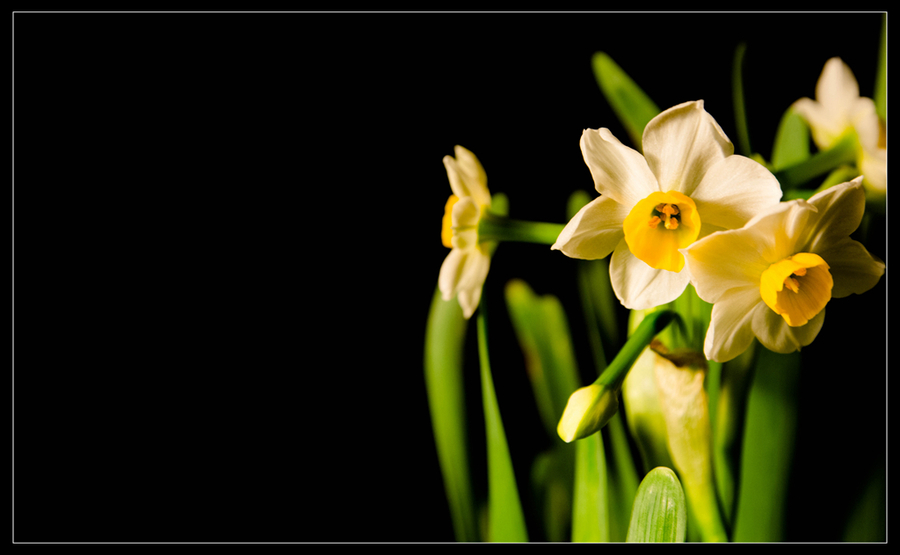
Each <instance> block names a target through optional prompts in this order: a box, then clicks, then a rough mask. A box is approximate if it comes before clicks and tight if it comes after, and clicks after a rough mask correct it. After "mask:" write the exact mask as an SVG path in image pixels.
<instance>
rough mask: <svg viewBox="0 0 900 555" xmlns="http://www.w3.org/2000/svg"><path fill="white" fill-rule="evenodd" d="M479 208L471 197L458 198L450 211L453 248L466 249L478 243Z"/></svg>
mask: <svg viewBox="0 0 900 555" xmlns="http://www.w3.org/2000/svg"><path fill="white" fill-rule="evenodd" d="M480 215H481V210H480V209H479V208H478V206H476V204H475V201H474V200H473V199H472V197H463V198H460V199H459V200H458V201H457V202H456V204H454V205H453V211H452V212H451V213H450V218H451V223H452V225H453V228H454V231H453V239H452V240H451V241H452V244H453V247H454V248H458V249H467V248H469V247H473V246H475V245H477V244H478V219H479V217H480Z"/></svg>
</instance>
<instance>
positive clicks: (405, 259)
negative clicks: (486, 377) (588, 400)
mask: <svg viewBox="0 0 900 555" xmlns="http://www.w3.org/2000/svg"><path fill="white" fill-rule="evenodd" d="M12 23H13V25H12V29H13V39H14V40H13V43H12V44H13V56H12V59H13V65H14V71H13V83H14V86H13V94H14V102H13V140H14V158H13V160H14V171H13V188H12V200H13V211H12V216H13V249H14V256H13V267H14V272H13V277H14V287H13V301H14V311H13V324H14V341H13V344H14V353H13V373H12V385H13V423H14V426H13V432H14V441H13V453H14V457H13V462H14V472H13V477H14V480H13V486H14V492H13V493H14V530H13V531H14V540H15V541H17V542H35V541H65V542H69V541H88V542H98V541H129V542H130V541H134V542H155V541H179V542H181V541H201V542H208V541H224V542H294V541H299V542H343V541H365V542H370V541H391V542H394V541H397V542H401V541H415V542H441V541H452V540H453V531H452V526H451V523H450V516H449V510H448V508H447V505H446V501H445V498H444V492H443V486H442V482H441V476H440V471H439V468H438V465H437V456H436V453H435V449H434V443H433V439H432V436H431V423H430V420H429V415H428V407H427V402H426V398H425V387H424V379H423V371H422V358H423V343H424V325H425V318H426V315H427V312H428V307H429V305H430V302H431V297H432V293H433V291H434V288H435V285H436V281H437V276H438V271H439V268H440V264H441V262H442V260H443V258H444V256H445V255H446V252H447V251H446V249H444V247H442V246H441V244H440V239H439V233H440V219H441V216H442V213H443V206H444V202H445V201H446V198H447V196H448V195H449V194H450V188H449V184H448V181H447V176H446V172H445V170H444V167H443V165H442V163H441V159H442V157H443V156H444V155H447V154H452V152H453V146H454V145H455V144H460V145H463V146H465V147H466V148H468V149H470V150H472V151H473V152H474V153H475V154H476V155H477V156H478V157H479V159H480V160H481V162H482V164H483V165H484V167H485V170H486V171H487V174H488V178H489V182H488V184H489V187H490V189H491V192H492V193H496V192H504V193H506V194H507V195H508V196H509V199H510V214H511V215H512V216H513V217H516V218H520V219H526V220H537V221H549V222H558V223H564V222H565V221H566V214H565V210H566V200H567V198H568V196H569V195H570V193H571V192H572V191H574V190H576V189H583V190H585V191H588V192H592V191H593V184H592V181H591V177H590V173H589V171H588V169H587V167H586V166H585V164H584V161H583V159H582V156H581V152H580V150H579V147H578V141H579V138H580V136H581V132H582V130H583V129H585V128H598V127H608V128H610V129H611V130H612V132H613V133H614V134H615V135H616V136H617V137H619V138H620V139H621V140H622V141H623V142H628V137H627V135H626V134H625V132H624V130H623V128H622V127H621V125H620V124H619V123H618V120H617V119H616V118H615V116H614V115H613V113H612V111H611V109H610V108H609V106H608V104H607V103H606V101H605V99H604V98H603V96H602V94H601V92H600V90H599V88H598V87H597V84H596V82H595V80H594V77H593V74H592V71H591V64H590V60H591V56H592V55H593V53H594V52H596V51H599V50H603V51H605V52H607V53H608V54H610V55H611V56H612V58H613V59H614V60H616V62H617V63H619V65H621V66H622V67H623V69H624V70H625V71H626V72H627V73H628V74H629V75H631V76H632V78H634V79H635V81H636V82H637V83H638V84H639V85H640V86H641V87H642V88H643V89H644V90H645V91H646V92H647V93H648V94H649V96H650V97H651V98H653V99H654V101H655V102H656V104H657V105H658V106H659V107H660V108H662V109H665V108H667V107H670V106H673V105H675V104H678V103H681V102H684V101H688V100H696V99H704V100H705V103H706V104H705V106H706V109H707V111H709V112H710V113H711V114H712V115H713V117H715V118H716V119H717V121H718V123H719V124H720V125H721V126H722V128H723V130H724V131H725V133H726V134H727V135H728V136H729V137H730V138H731V139H732V140H733V141H736V139H737V134H736V131H735V125H734V118H733V109H732V99H731V98H732V97H731V85H730V79H731V65H732V64H731V62H732V58H733V56H734V52H735V49H736V47H737V45H738V44H739V43H741V42H746V44H747V46H748V48H747V51H746V55H745V70H744V76H745V77H744V78H745V86H746V96H747V110H748V114H749V121H750V132H751V141H752V145H753V149H754V150H755V151H757V152H760V153H762V154H763V155H765V156H767V157H768V156H769V154H770V152H771V146H772V137H773V136H774V133H775V130H776V128H777V125H778V121H779V119H780V117H781V115H782V114H783V112H784V110H786V109H787V107H788V106H789V105H790V104H791V103H792V102H793V101H794V100H796V99H798V98H800V97H802V96H810V97H811V96H813V95H814V87H815V82H816V80H817V79H818V76H819V74H820V72H821V69H822V66H823V64H824V63H825V61H826V60H827V59H828V58H829V57H831V56H840V57H842V58H843V59H844V60H845V61H846V62H847V63H848V64H849V66H850V67H851V68H852V69H853V71H854V73H855V74H856V76H857V78H858V80H859V82H860V88H861V93H862V95H863V96H872V92H873V85H874V76H875V70H876V60H877V51H878V44H879V33H880V25H881V15H880V14H878V13H857V14H847V13H845V14H808V13H794V14H786V13H784V14H783V13H717V14H710V13H666V14H663V13H655V14H626V13H538V14H534V13H532V14H525V13H519V14H509V13H507V14H500V13H427V14H426V13H377V14H375V13H32V12H27V13H23V12H19V13H15V14H14V15H13V17H12ZM883 232H884V229H883V227H882V228H876V232H875V233H874V235H875V242H874V245H875V246H872V247H871V248H872V252H873V254H875V255H877V256H879V257H881V258H882V259H886V246H885V245H886V242H885V241H884V239H883V238H881V237H879V234H880V233H883ZM574 267H575V265H574V264H573V263H572V261H571V260H570V259H568V258H566V257H565V256H563V255H561V254H560V253H558V252H551V251H550V250H549V249H548V248H546V247H542V246H537V245H525V244H504V245H502V246H501V248H500V249H499V250H498V251H497V255H496V256H495V258H494V261H493V263H492V268H491V273H490V276H489V278H488V281H487V284H486V286H485V299H486V301H485V302H487V303H490V304H489V305H488V306H489V307H490V308H491V309H492V322H493V326H494V328H493V329H492V333H493V335H492V337H494V338H495V339H496V346H495V347H494V350H493V351H492V357H493V358H494V360H495V361H503V362H495V368H494V378H495V383H496V388H497V394H498V398H499V402H500V406H501V411H503V415H504V421H505V423H506V427H507V434H508V436H509V442H510V449H511V451H512V453H513V456H514V460H515V461H516V465H517V468H516V469H517V472H518V473H519V474H521V475H522V476H527V472H528V468H529V466H530V461H531V459H532V458H533V456H534V455H535V454H536V453H537V452H539V451H540V450H541V449H543V448H544V447H546V446H547V445H548V444H549V443H548V442H549V439H547V438H545V437H544V436H543V431H542V428H541V427H540V423H539V420H538V416H537V412H536V409H535V408H534V402H533V396H532V395H531V392H530V390H529V386H528V382H527V379H526V377H525V373H524V371H523V368H522V366H521V354H520V353H519V351H518V350H517V347H516V345H515V343H514V341H513V338H512V335H511V332H510V331H509V325H508V320H506V316H505V312H504V308H503V304H502V288H503V286H504V284H505V283H506V282H507V281H508V280H509V279H511V278H513V277H519V278H523V279H525V280H526V281H527V282H528V283H529V284H531V285H532V287H533V288H534V289H535V290H536V291H537V292H538V293H541V294H545V293H552V294H555V295H557V296H559V297H560V298H561V299H562V301H563V303H564V305H565V306H566V308H567V309H568V310H570V311H571V312H570V317H569V319H570V322H571V323H572V324H573V326H572V327H573V330H575V331H576V337H575V341H576V346H583V341H584V340H583V338H581V337H580V336H578V334H577V325H574V324H576V323H577V322H578V321H580V320H579V318H580V314H579V313H578V312H577V310H578V305H577V298H576V297H575V295H574V291H573V289H574V288H575V274H574ZM886 279H887V278H886V277H885V278H883V279H882V281H881V283H880V284H879V286H878V287H876V289H874V290H873V291H870V292H869V293H867V294H866V295H863V296H861V297H853V298H849V299H841V300H835V301H834V302H833V303H832V304H830V305H829V308H828V310H829V316H828V319H827V322H826V325H825V328H824V330H823V332H822V334H821V335H820V336H819V338H817V340H816V342H815V343H813V345H811V346H810V347H809V348H808V349H805V350H804V356H805V357H807V356H808V357H809V362H808V363H807V362H806V359H805V362H804V370H803V375H802V377H801V391H802V399H801V403H800V410H801V413H800V429H799V431H798V443H797V446H798V455H797V460H798V465H805V466H804V469H805V471H806V473H803V474H801V475H799V477H798V476H795V477H793V478H792V485H793V486H794V487H795V489H796V491H797V492H798V493H796V494H795V495H794V497H792V499H798V500H800V501H793V502H794V503H797V505H794V506H793V508H796V507H799V506H804V507H807V506H808V507H813V508H816V510H818V511H820V512H822V513H823V514H824V515H825V516H822V517H821V518H822V519H824V521H823V520H819V521H817V522H816V523H815V524H810V523H807V522H806V521H805V520H804V519H803V518H801V517H799V516H797V515H798V514H800V511H793V512H792V513H791V514H792V516H791V517H790V518H791V520H790V521H789V529H788V532H789V539H793V540H798V541H835V540H838V539H840V529H839V528H840V526H841V522H843V521H842V519H843V518H844V516H845V514H844V513H842V512H841V511H848V510H849V508H848V507H849V505H851V504H852V502H853V500H854V499H855V496H856V495H857V494H858V492H859V489H860V488H861V487H862V484H863V483H864V482H865V479H866V478H867V476H868V472H869V471H870V470H872V469H875V470H877V469H878V468H879V465H881V464H883V462H882V461H884V453H885V445H884V444H885V443H886V425H885V422H886V412H885V411H886V407H885V405H886V391H885V385H886V379H885V373H884V372H885V368H886V363H885V356H886V355H885V352H884V351H885V350H886V348H885V343H884V339H885V336H886V326H885V320H886V314H885V312H886V310H885V307H886ZM869 311H870V312H869ZM473 329H474V325H473V326H470V331H472V330H473ZM470 339H471V341H469V343H468V345H469V347H470V348H474V344H475V342H474V336H471V335H470ZM863 344H864V345H866V346H867V347H866V349H867V350H866V351H865V352H864V356H863V357H859V356H857V355H858V351H854V350H853V349H854V345H863ZM848 355H854V358H853V361H854V362H852V363H845V358H844V357H846V356H848ZM579 361H580V362H582V361H583V362H584V366H585V368H583V369H582V370H583V373H585V375H589V373H590V368H589V367H588V361H589V357H588V356H587V355H586V354H583V353H581V352H579ZM848 365H849V366H848ZM848 367H849V368H850V375H851V376H853V377H852V378H850V379H849V380H848V378H847V377H846V372H847V369H848ZM468 371H469V370H467V372H468ZM472 371H474V372H476V373H473V374H467V377H468V378H469V383H470V384H471V383H472V382H475V381H476V380H477V369H475V368H473V369H472ZM471 387H472V392H471V394H472V395H474V397H471V398H472V399H475V400H476V401H475V403H474V405H475V406H474V408H472V409H471V410H470V412H471V414H472V419H473V420H472V421H473V427H474V428H475V429H477V427H478V420H477V419H478V417H479V416H478V414H479V412H478V411H479V410H480V409H479V406H480V402H479V401H478V400H479V399H480V397H477V395H478V389H477V385H473V386H471ZM472 443H473V447H472V449H473V460H474V461H475V462H474V463H473V464H475V466H474V469H475V470H474V471H473V472H474V479H475V481H476V487H478V488H480V491H481V492H482V494H483V491H484V480H485V478H484V477H483V476H482V475H481V473H480V471H479V470H478V469H479V467H478V464H479V463H478V460H479V459H478V457H481V456H483V449H484V448H483V446H480V447H479V437H478V435H477V433H473V438H472ZM837 472H849V473H850V478H848V479H846V480H845V481H844V483H842V484H838V485H837V486H836V489H834V490H831V491H830V492H828V493H826V492H824V491H822V490H821V489H819V488H817V484H816V483H815V481H814V479H813V478H812V477H811V476H816V477H818V476H825V475H828V474H829V473H837ZM521 483H522V482H521V481H520V484H521ZM520 489H522V488H520ZM523 498H524V502H525V503H526V507H527V508H529V509H531V507H528V504H529V503H530V500H529V498H528V495H527V493H525V492H523ZM828 507H831V509H832V510H831V511H826V510H825V509H826V508H828ZM835 507H837V508H838V510H834V509H835ZM529 518H533V517H532V516H529ZM829 519H830V520H829ZM823 522H824V524H823Z"/></svg>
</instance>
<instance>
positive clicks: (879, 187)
mask: <svg viewBox="0 0 900 555" xmlns="http://www.w3.org/2000/svg"><path fill="white" fill-rule="evenodd" d="M859 165H860V167H859V169H860V171H861V172H862V174H863V183H864V184H865V185H867V186H868V187H869V188H870V189H873V190H875V191H878V192H881V193H882V194H883V193H884V192H885V191H886V190H887V149H884V148H876V149H875V150H865V151H864V152H863V155H862V160H860V163H859Z"/></svg>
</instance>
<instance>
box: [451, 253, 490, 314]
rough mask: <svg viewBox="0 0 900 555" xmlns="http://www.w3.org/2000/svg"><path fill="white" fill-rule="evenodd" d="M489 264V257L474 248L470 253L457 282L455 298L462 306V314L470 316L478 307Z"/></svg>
mask: <svg viewBox="0 0 900 555" xmlns="http://www.w3.org/2000/svg"><path fill="white" fill-rule="evenodd" d="M490 265H491V257H490V256H488V255H487V254H485V253H483V252H481V251H479V250H478V249H475V250H474V252H473V253H472V254H471V255H470V257H469V261H468V263H467V264H466V269H465V270H464V272H463V276H462V279H461V280H460V284H459V293H458V294H457V296H456V298H457V300H458V301H459V306H460V307H462V310H463V316H465V317H466V318H470V317H471V316H472V314H474V312H475V309H476V308H478V303H479V301H480V300H481V289H482V288H483V287H484V280H485V279H486V278H487V275H488V270H489V269H490Z"/></svg>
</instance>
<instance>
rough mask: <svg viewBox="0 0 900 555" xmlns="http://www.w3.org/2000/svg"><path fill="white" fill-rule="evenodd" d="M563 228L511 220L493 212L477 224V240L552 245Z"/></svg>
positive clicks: (542, 223)
mask: <svg viewBox="0 0 900 555" xmlns="http://www.w3.org/2000/svg"><path fill="white" fill-rule="evenodd" d="M564 227H565V224H552V223H545V222H527V221H524V220H513V219H510V218H506V217H504V216H500V215H498V214H495V213H493V212H486V213H485V214H484V216H482V218H481V221H480V222H479V224H478V239H479V240H480V241H520V242H523V243H539V244H542V245H552V244H553V243H555V242H556V238H557V237H559V234H560V232H562V230H563V228H564Z"/></svg>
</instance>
